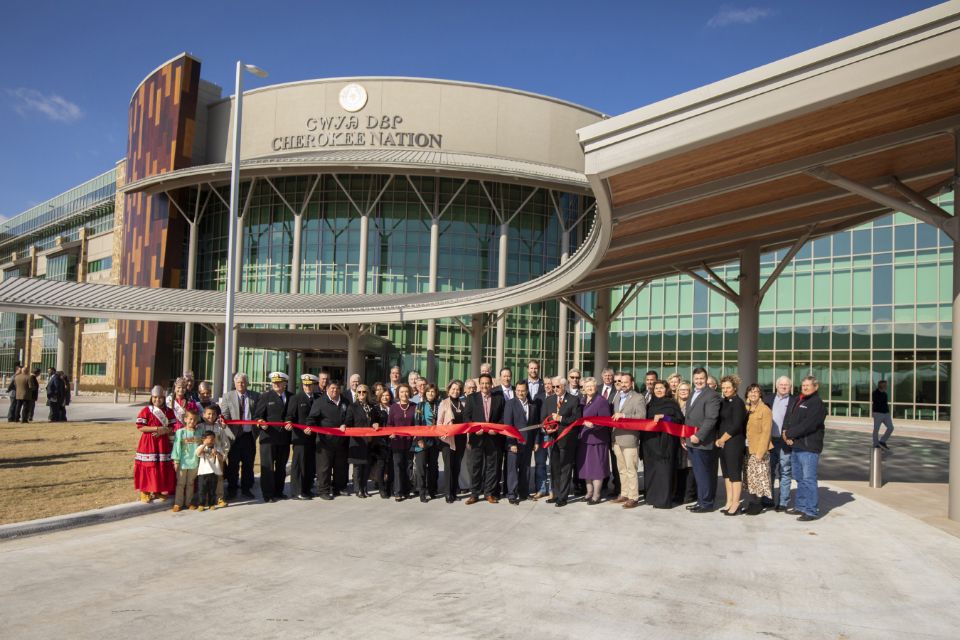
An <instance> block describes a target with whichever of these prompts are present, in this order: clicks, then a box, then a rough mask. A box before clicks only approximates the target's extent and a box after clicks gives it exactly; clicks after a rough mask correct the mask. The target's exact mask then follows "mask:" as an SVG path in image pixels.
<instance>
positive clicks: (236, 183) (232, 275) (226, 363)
mask: <svg viewBox="0 0 960 640" xmlns="http://www.w3.org/2000/svg"><path fill="white" fill-rule="evenodd" d="M244 70H247V71H249V72H250V73H252V74H254V75H256V76H259V77H261V78H266V77H267V72H266V71H264V70H263V69H260V68H258V67H255V66H254V65H252V64H246V65H245V64H243V62H241V61H240V60H237V82H236V93H235V94H234V96H235V97H234V100H235V102H236V104H235V105H234V114H233V161H232V163H231V165H230V221H229V225H228V232H227V311H226V318H225V321H224V340H223V347H224V354H223V355H224V357H223V390H222V391H223V395H224V396H226V395H227V392H228V391H229V390H230V388H231V386H232V383H233V370H234V367H235V365H236V363H235V362H234V357H233V352H234V349H235V345H234V335H233V307H234V304H235V299H236V295H237V283H236V277H237V276H236V273H237V270H236V264H237V212H238V207H239V203H240V127H241V124H242V122H243V72H244Z"/></svg>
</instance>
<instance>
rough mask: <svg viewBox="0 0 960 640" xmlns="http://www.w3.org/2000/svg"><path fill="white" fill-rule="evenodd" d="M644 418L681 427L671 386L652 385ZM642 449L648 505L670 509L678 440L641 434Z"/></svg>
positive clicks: (665, 384)
mask: <svg viewBox="0 0 960 640" xmlns="http://www.w3.org/2000/svg"><path fill="white" fill-rule="evenodd" d="M647 417H648V418H649V419H651V420H666V421H667V422H674V423H677V424H683V413H682V412H681V411H680V405H679V404H677V401H676V400H674V399H673V398H671V397H670V387H669V386H667V383H666V382H664V381H663V380H660V381H658V382H657V383H656V384H655V385H654V386H653V398H651V399H650V404H648V405H647ZM640 440H641V446H642V447H643V486H644V488H645V489H646V496H645V497H646V501H647V504H649V505H652V506H653V507H654V508H656V509H669V508H670V507H672V506H673V489H674V482H675V479H676V475H675V474H674V470H675V467H676V463H677V448H678V447H679V446H680V439H679V438H677V437H676V436H672V435H670V434H669V433H663V432H661V431H653V432H646V433H644V432H641V436H640Z"/></svg>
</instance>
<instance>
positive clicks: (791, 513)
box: [784, 507, 803, 516]
mask: <svg viewBox="0 0 960 640" xmlns="http://www.w3.org/2000/svg"><path fill="white" fill-rule="evenodd" d="M784 513H785V514H787V515H788V516H802V515H803V512H802V511H797V510H796V509H794V508H793V507H790V508H789V509H787V510H786V511H784Z"/></svg>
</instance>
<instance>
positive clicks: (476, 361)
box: [470, 313, 486, 378]
mask: <svg viewBox="0 0 960 640" xmlns="http://www.w3.org/2000/svg"><path fill="white" fill-rule="evenodd" d="M484 331H486V326H485V324H484V322H483V316H482V315H481V314H479V313H475V314H473V315H472V316H470V377H472V378H476V377H478V376H479V375H480V364H481V361H482V360H483V334H484Z"/></svg>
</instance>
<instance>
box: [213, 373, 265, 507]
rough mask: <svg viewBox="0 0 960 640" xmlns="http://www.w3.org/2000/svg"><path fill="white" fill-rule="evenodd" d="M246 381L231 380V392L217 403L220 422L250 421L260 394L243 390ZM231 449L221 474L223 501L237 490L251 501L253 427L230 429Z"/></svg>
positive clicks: (254, 454) (254, 452)
mask: <svg viewBox="0 0 960 640" xmlns="http://www.w3.org/2000/svg"><path fill="white" fill-rule="evenodd" d="M249 383H250V381H249V379H248V378H247V374H245V373H238V374H237V375H235V376H233V386H234V389H233V391H228V392H227V394H226V395H225V396H224V397H223V399H222V400H221V401H220V413H221V415H222V416H223V419H224V420H253V410H254V408H255V407H256V406H257V401H258V400H259V399H260V394H259V393H257V392H256V391H250V390H248V389H247V386H248V385H249ZM230 430H231V431H233V438H234V439H233V446H231V447H230V456H229V459H228V460H227V468H226V471H225V472H224V480H226V482H227V499H228V500H232V499H233V498H235V497H236V495H237V489H238V488H239V489H240V492H241V493H242V494H243V495H244V496H245V497H247V498H252V497H253V491H252V489H253V461H254V458H256V457H257V434H256V431H254V427H253V425H249V424H247V425H233V426H231V427H230Z"/></svg>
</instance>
